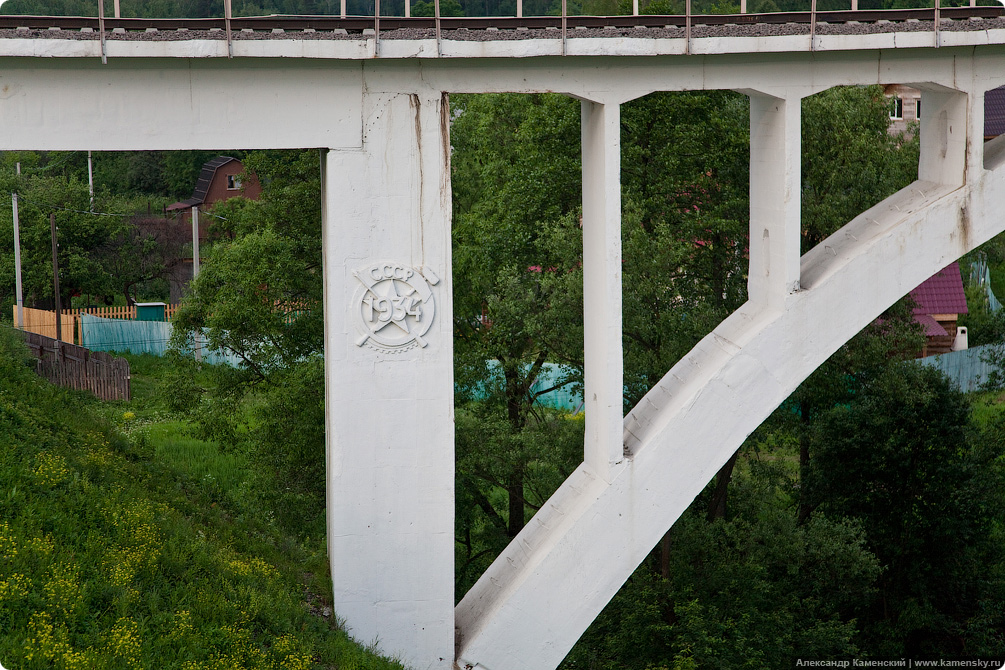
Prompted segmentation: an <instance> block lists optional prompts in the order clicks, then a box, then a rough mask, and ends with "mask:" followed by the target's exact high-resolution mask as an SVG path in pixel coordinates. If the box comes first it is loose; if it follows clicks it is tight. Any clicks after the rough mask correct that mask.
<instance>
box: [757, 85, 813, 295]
mask: <svg viewBox="0 0 1005 670" xmlns="http://www.w3.org/2000/svg"><path fill="white" fill-rule="evenodd" d="M749 95H750V270H749V275H748V279H747V294H748V299H749V300H751V301H753V302H756V303H762V304H766V305H769V306H772V307H780V306H781V305H782V304H783V303H784V301H785V299H786V297H787V296H788V295H789V294H791V293H793V292H795V291H797V290H799V256H800V254H799V242H800V211H799V210H800V198H799V189H800V188H801V167H802V165H801V155H800V151H801V137H800V104H801V101H800V99H799V98H798V97H792V98H787V99H786V98H776V97H773V96H768V95H763V94H761V93H749Z"/></svg>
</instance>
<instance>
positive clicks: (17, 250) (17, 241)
mask: <svg viewBox="0 0 1005 670" xmlns="http://www.w3.org/2000/svg"><path fill="white" fill-rule="evenodd" d="M20 165H21V164H20V163H18V167H20ZM10 200H11V206H12V207H13V208H14V283H15V284H16V285H17V327H18V330H24V296H23V295H22V293H21V230H20V228H19V227H18V218H17V193H11V194H10Z"/></svg>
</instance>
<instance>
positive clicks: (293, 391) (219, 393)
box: [167, 151, 325, 533]
mask: <svg viewBox="0 0 1005 670" xmlns="http://www.w3.org/2000/svg"><path fill="white" fill-rule="evenodd" d="M246 167H247V169H249V170H253V171H254V172H255V173H256V174H257V175H259V176H260V178H261V179H262V182H263V184H264V190H263V194H262V198H261V200H260V201H258V202H251V201H247V200H244V199H241V198H235V199H231V200H228V201H226V202H224V203H221V204H220V205H218V206H217V207H216V208H215V209H214V210H213V212H212V214H211V216H214V217H217V218H214V220H213V224H212V227H213V228H214V229H215V231H216V232H217V233H218V234H220V235H221V238H220V240H219V241H218V242H217V243H216V245H215V246H214V247H213V249H212V250H211V252H210V254H209V258H208V261H207V263H206V264H205V266H204V267H203V268H202V271H201V272H200V274H199V277H198V278H196V280H195V281H194V282H193V284H192V290H191V293H190V295H189V296H188V298H187V299H186V301H185V302H184V303H183V305H182V308H181V309H180V310H179V311H178V313H177V314H176V316H175V338H176V339H175V344H176V346H177V347H178V348H180V349H186V348H189V347H192V346H199V342H198V341H197V338H200V339H201V340H204V342H205V345H206V346H208V348H210V349H224V350H226V351H230V352H233V353H234V354H236V355H237V356H238V357H239V358H240V361H241V364H240V365H239V366H238V367H236V368H233V367H229V366H213V367H212V368H211V369H210V373H211V378H212V384H211V385H210V386H209V387H208V388H199V387H197V386H195V385H194V383H193V382H192V379H193V376H191V375H188V374H186V373H185V372H184V369H182V371H181V372H180V373H179V374H178V375H177V376H175V377H174V378H173V379H171V380H169V381H168V384H167V386H168V392H169V395H172V396H173V397H174V398H175V399H176V401H177V402H176V405H177V406H189V407H192V406H193V405H194V410H193V414H194V417H195V418H196V420H197V421H198V422H199V425H200V427H201V431H202V434H204V435H206V436H208V437H212V438H214V439H217V440H219V441H220V443H221V444H224V445H229V447H230V448H235V449H241V450H244V451H246V452H247V453H248V455H249V457H250V458H251V459H252V461H253V463H255V464H256V466H257V467H256V468H255V470H256V472H257V475H258V477H259V479H258V480H256V482H255V486H254V488H255V490H256V491H258V492H259V494H258V495H260V497H261V499H262V500H264V501H265V502H266V503H267V504H268V508H269V509H271V510H273V512H274V513H275V515H276V518H277V519H278V520H279V521H280V522H282V523H284V524H285V525H286V526H287V527H289V528H290V529H292V530H295V531H298V532H301V533H316V532H318V528H319V526H318V524H319V523H320V521H321V519H323V514H322V513H323V510H324V495H325V489H324V445H325V442H324V374H323V371H324V364H323V346H324V321H323V316H322V309H321V298H322V293H321V292H322V285H323V282H322V281H321V244H320V238H321V225H320V216H321V212H320V207H319V203H320V170H319V158H318V154H317V153H316V152H312V151H288V152H281V151H277V152H255V153H251V154H249V155H248V156H247V157H246ZM231 235H232V236H233V240H230V239H229V238H230V236H231ZM190 364H191V365H194V363H190ZM312 509H313V510H314V513H313V514H312V513H310V512H305V510H312Z"/></svg>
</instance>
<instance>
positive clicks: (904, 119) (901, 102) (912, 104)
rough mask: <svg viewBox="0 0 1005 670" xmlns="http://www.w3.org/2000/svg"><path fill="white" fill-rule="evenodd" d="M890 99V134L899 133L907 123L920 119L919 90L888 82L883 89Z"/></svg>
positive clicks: (904, 129)
mask: <svg viewBox="0 0 1005 670" xmlns="http://www.w3.org/2000/svg"><path fill="white" fill-rule="evenodd" d="M883 92H884V93H885V94H886V97H887V98H889V99H890V134H891V135H900V134H903V133H904V132H906V131H907V128H908V125H909V124H911V123H914V122H915V121H921V91H919V90H918V89H916V88H911V87H910V86H904V85H903V84H890V85H888V86H886V87H885V88H884V90H883Z"/></svg>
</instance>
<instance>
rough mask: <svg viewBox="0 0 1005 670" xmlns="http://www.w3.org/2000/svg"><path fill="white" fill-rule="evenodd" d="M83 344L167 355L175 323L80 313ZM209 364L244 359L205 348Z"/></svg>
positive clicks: (204, 355) (203, 356)
mask: <svg viewBox="0 0 1005 670" xmlns="http://www.w3.org/2000/svg"><path fill="white" fill-rule="evenodd" d="M80 336H81V341H80V344H81V346H83V347H85V348H87V349H90V350H91V351H120V352H121V351H128V352H130V353H133V354H154V355H156V356H163V355H164V353H165V352H166V351H167V346H168V342H170V340H171V324H170V322H167V321H133V320H130V319H103V318H101V317H100V316H92V315H90V314H81V315H80ZM202 359H203V360H204V361H206V362H208V363H213V364H220V363H226V364H227V365H232V366H234V367H237V366H238V364H239V363H240V360H241V359H240V358H238V357H237V356H235V355H234V354H232V353H230V352H224V351H209V350H203V354H202Z"/></svg>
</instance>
